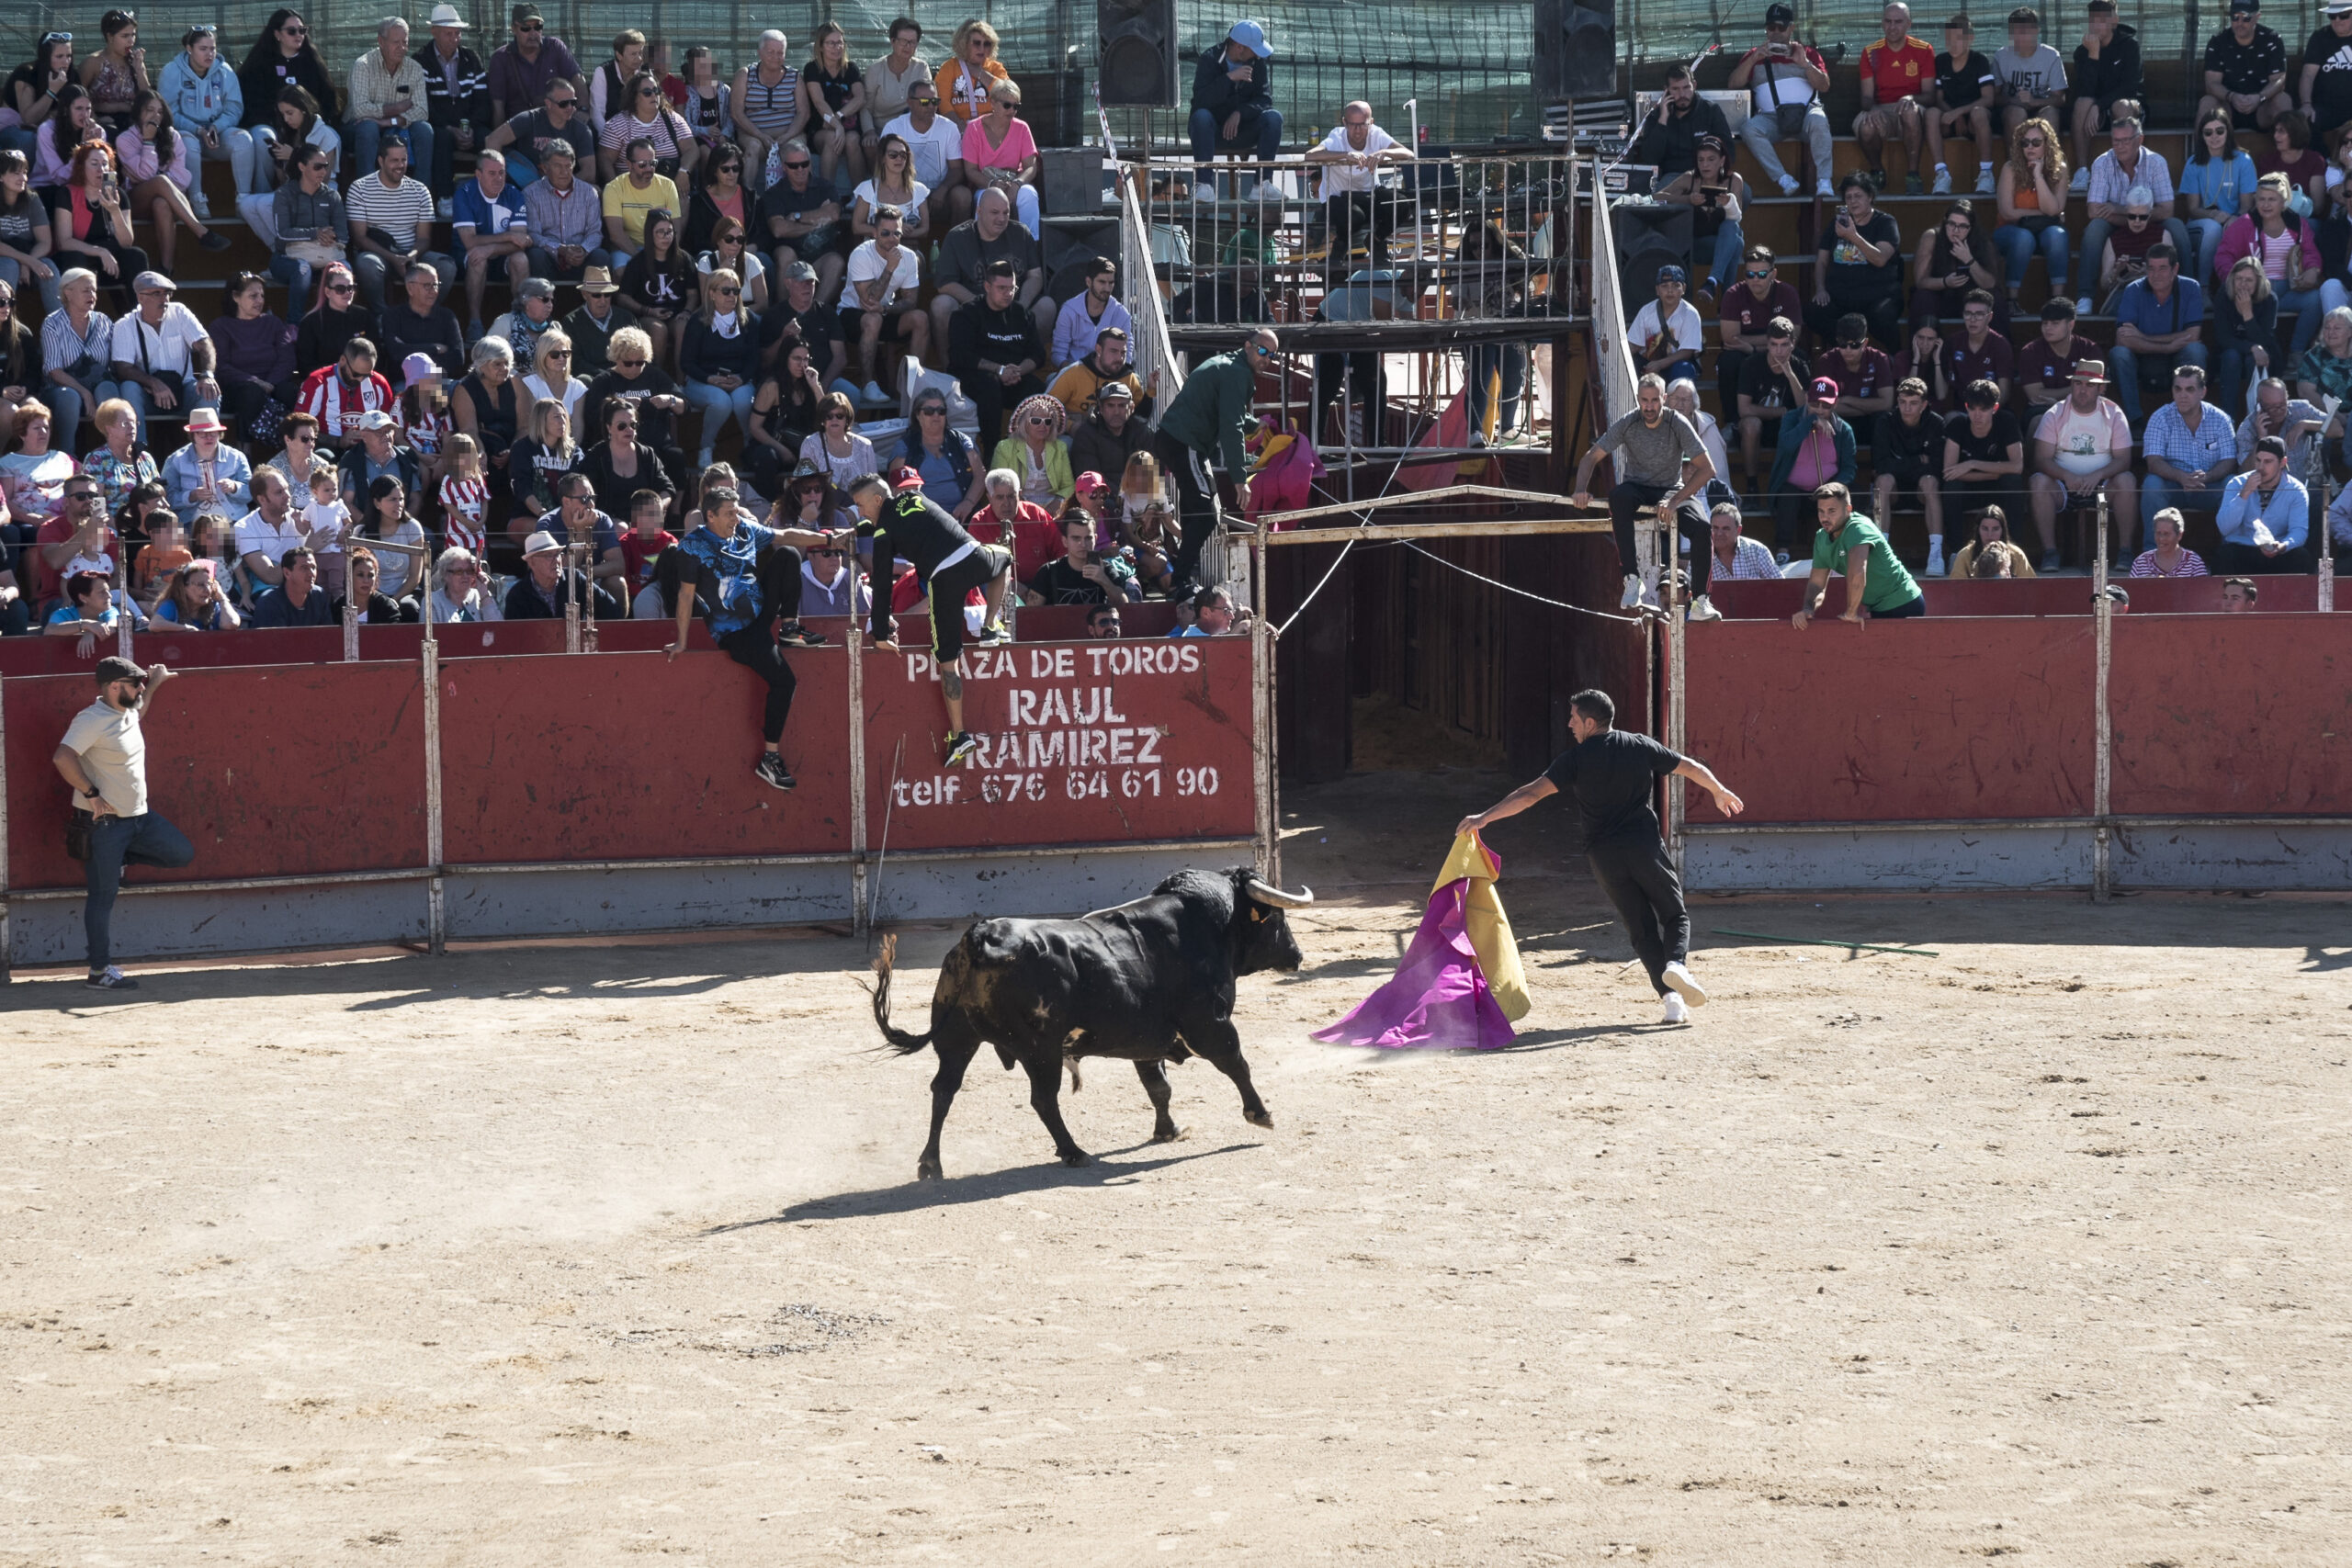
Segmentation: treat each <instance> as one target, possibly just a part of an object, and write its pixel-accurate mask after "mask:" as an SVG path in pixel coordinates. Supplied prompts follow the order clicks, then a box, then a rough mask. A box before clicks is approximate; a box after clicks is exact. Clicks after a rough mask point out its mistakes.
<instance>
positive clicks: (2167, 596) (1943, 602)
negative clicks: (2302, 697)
mask: <svg viewBox="0 0 2352 1568" xmlns="http://www.w3.org/2000/svg"><path fill="white" fill-rule="evenodd" d="M2115 581H2116V582H2117V584H2118V585H2119V586H2120V587H2121V588H2122V589H2123V590H2124V592H2127V593H2129V594H2130V595H2131V610H2130V611H2129V614H2131V615H2191V614H2195V613H2198V612H2199V611H2212V612H2216V613H2218V612H2219V611H2220V610H2221V608H2222V580H2221V579H2220V578H2218V577H2152V578H2141V579H2138V580H2137V581H2134V580H2132V579H2131V578H2117V579H2116V580H2115ZM2259 581H2260V583H2261V588H2262V613H2263V614H2265V615H2267V614H2270V613H2272V612H2274V611H2281V610H2288V611H2306V610H2316V609H2317V608H2319V579H2317V578H2315V577H2265V578H2262V579H2260V580H2259ZM1919 587H1920V592H1923V593H1925V594H1926V595H1927V599H1928V617H1929V618H1930V619H1933V618H1935V617H1937V616H1945V615H2081V616H2084V617H2086V618H2087V617H2088V616H2089V615H2090V613H2091V583H2090V579H2088V578H2086V577H2031V578H2011V579H2001V580H1995V581H1974V580H1971V579H1967V578H1962V579H1959V580H1956V581H1955V580H1951V579H1947V578H1929V579H1928V580H1926V581H1923V582H1921V583H1920V585H1919ZM1844 592H1845V589H1844V587H1843V586H1842V585H1841V584H1839V583H1838V581H1836V580H1834V579H1833V580H1832V581H1831V582H1830V585H1829V598H1828V601H1827V602H1828V603H1829V604H1831V605H1832V606H1834V607H1835V608H1838V609H1843V608H1844V607H1845V604H1846V601H1845V600H1844V599H1843V598H1842V597H1840V595H1842V594H1843V593H1844ZM1803 594H1804V580H1803V579H1801V578H1799V579H1791V578H1781V579H1780V580H1779V581H1766V580H1761V579H1751V580H1745V581H1736V582H1733V581H1725V582H1721V583H1717V584H1715V585H1714V587H1713V591H1712V592H1711V593H1710V595H1709V596H1710V597H1711V598H1712V599H1713V601H1714V604H1715V607H1716V608H1717V609H1719V610H1721V611H1722V612H1723V613H1724V615H1728V616H1730V617H1731V618H1732V619H1734V620H1753V619H1767V620H1772V619H1777V620H1786V619H1788V618H1789V617H1790V616H1791V615H1795V614H1796V612H1797V606H1798V605H1800V604H1803V603H1804V598H1803V597H1802V595H1803Z"/></svg>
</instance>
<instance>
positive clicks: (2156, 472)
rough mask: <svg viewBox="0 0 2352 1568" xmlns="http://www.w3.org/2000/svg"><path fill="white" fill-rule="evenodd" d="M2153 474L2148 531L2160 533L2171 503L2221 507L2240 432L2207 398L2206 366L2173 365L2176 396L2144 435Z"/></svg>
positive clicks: (2146, 501)
mask: <svg viewBox="0 0 2352 1568" xmlns="http://www.w3.org/2000/svg"><path fill="white" fill-rule="evenodd" d="M2140 449H2141V451H2142V452H2143V453H2144V454H2145V455H2146V457H2147V460H2148V479H2147V482H2146V483H2145V484H2143V485H2142V486H2141V487H2140V522H2141V526H2142V528H2143V534H2142V537H2143V538H2149V539H2153V538H2154V537H2155V536H2156V513H2159V512H2162V511H2163V510H2164V509H2165V507H2167V506H2171V507H2177V508H2178V509H2179V510H2181V511H2183V512H2187V511H2189V510H2190V509H2192V508H2194V509H2197V510H2199V511H2203V512H2214V511H2218V510H2219V509H2220V507H2221V504H2222V481H2223V480H2224V479H2228V478H2229V477H2230V476H2231V475H2232V474H2233V473H2235V472H2236V471H2237V467H2238V433H2237V427H2236V426H2235V425H2233V424H2232V423H2230V416H2229V415H2228V414H2225V413H2223V412H2222V411H2221V410H2220V409H2217V408H2215V407H2214V406H2213V405H2212V404H2211V403H2209V402H2207V401H2206V400H2205V367H2203V366H2201V365H2179V366H2175V367H2173V373H2172V401H2171V402H2169V403H2166V404H2165V406H2164V407H2163V408H2160V409H2158V410H2157V411H2156V412H2155V416H2154V418H2153V419H2151V420H2149V421H2148V425H2147V429H2146V430H2145V432H2143V434H2142V435H2141V437H2140Z"/></svg>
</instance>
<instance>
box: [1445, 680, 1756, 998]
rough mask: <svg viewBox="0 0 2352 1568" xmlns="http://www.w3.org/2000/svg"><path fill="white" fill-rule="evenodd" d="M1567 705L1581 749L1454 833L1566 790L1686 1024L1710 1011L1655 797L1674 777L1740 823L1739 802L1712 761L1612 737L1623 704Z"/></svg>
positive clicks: (1584, 701)
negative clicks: (1699, 1010) (1696, 974)
mask: <svg viewBox="0 0 2352 1568" xmlns="http://www.w3.org/2000/svg"><path fill="white" fill-rule="evenodd" d="M1568 705H1569V714H1568V730H1569V733H1571V734H1572V735H1574V736H1575V737H1576V738H1577V743H1576V744H1575V745H1574V746H1571V747H1569V748H1568V749H1567V750H1566V751H1563V752H1561V753H1560V755H1559V757H1558V759H1557V760H1555V761H1554V762H1553V763H1552V765H1551V766H1550V767H1548V768H1546V769H1544V776H1543V777H1542V778H1539V779H1536V780H1534V781H1533V782H1532V783H1529V784H1521V785H1520V786H1519V787H1518V788H1517V789H1515V790H1513V791H1511V792H1510V794H1509V795H1505V796H1503V798H1502V799H1501V800H1500V801H1498V802H1497V803H1496V804H1495V805H1493V806H1491V807H1488V808H1487V810H1485V811H1483V812H1481V813H1479V814H1478V815H1477V816H1475V817H1464V818H1463V819H1462V823H1461V825H1460V826H1459V827H1457V828H1456V829H1454V831H1455V832H1456V833H1476V832H1477V831H1478V830H1479V829H1483V828H1485V827H1486V826H1487V824H1488V823H1491V822H1499V821H1501V820H1502V819H1503V818H1506V817H1516V816H1518V815H1519V814H1520V813H1521V812H1522V811H1524V810H1526V809H1527V808H1528V807H1531V806H1532V805H1534V804H1535V803H1536V802H1537V801H1539V800H1542V799H1543V798H1544V796H1545V795H1556V794H1558V793H1559V792H1560V791H1561V790H1564V789H1565V790H1566V791H1567V792H1568V793H1569V794H1570V795H1572V796H1574V798H1575V800H1576V803H1577V817H1578V818H1581V819H1582V821H1583V824H1584V852H1585V858H1586V859H1587V860H1588V861H1589V862H1590V863H1591V864H1592V874H1593V876H1594V877H1595V879H1597V880H1598V881H1599V882H1600V890H1601V891H1602V892H1603V893H1606V894H1608V895H1609V901H1610V902H1611V904H1613V905H1615V906H1616V907H1617V913H1618V916H1619V918H1621V919H1623V920H1624V922H1625V929H1626V931H1628V932H1630V933H1631V934H1632V936H1633V939H1634V953H1637V954H1638V955H1639V956H1640V958H1641V961H1642V967H1643V968H1644V969H1645V970H1647V971H1648V972H1649V976H1650V985H1651V986H1652V987H1654V988H1655V989H1656V990H1657V994H1658V995H1659V996H1661V997H1664V998H1666V1021H1667V1022H1668V1023H1681V1022H1683V1021H1686V1020H1688V1019H1689V1018H1690V1016H1691V1012H1690V1010H1691V1008H1693V1007H1700V1006H1703V1005H1704V1004H1705V1002H1706V1000H1707V993H1706V991H1705V989H1704V988H1703V987H1701V986H1700V984H1699V982H1698V981H1697V980H1696V979H1694V978H1693V977H1692V976H1691V964H1690V960H1691V912H1690V910H1689V909H1687V908H1684V907H1683V903H1682V879H1681V878H1680V877H1679V876H1677V875H1676V874H1675V872H1674V863H1673V862H1672V861H1671V860H1669V859H1668V858H1667V853H1666V841H1665V840H1663V839H1662V838H1660V837H1659V835H1658V826H1657V812H1656V811H1655V810H1654V809H1652V808H1651V806H1650V799H1651V795H1652V792H1653V791H1654V790H1655V788H1656V787H1657V781H1658V780H1659V779H1661V778H1664V777H1666V776H1668V775H1669V774H1671V775H1673V776H1675V777H1677V778H1685V779H1689V780H1691V782H1692V783H1693V784H1697V785H1698V786H1699V787H1700V788H1702V789H1703V790H1705V791H1706V792H1707V793H1708V794H1709V795H1713V796H1714V797H1715V806H1716V807H1717V809H1719V810H1721V811H1722V812H1723V814H1724V816H1726V817H1736V816H1738V815H1739V812H1740V799H1739V796H1737V795H1734V794H1732V792H1731V791H1729V790H1727V789H1725V788H1724V786H1723V784H1722V781H1720V780H1718V779H1717V778H1716V777H1715V775H1714V774H1713V773H1710V772H1709V771H1708V769H1707V765H1706V764H1705V763H1704V762H1702V761H1696V760H1695V759H1693V758H1690V757H1685V756H1681V755H1679V754H1678V753H1676V752H1674V751H1670V750H1668V749H1667V748H1665V747H1664V746H1661V745H1659V744H1658V743H1657V741H1655V740H1653V739H1650V738H1649V737H1648V736H1646V735H1629V734H1626V733H1623V732H1622V731H1620V730H1617V729H1615V728H1611V726H1613V725H1614V724H1615V723H1616V720H1617V705H1616V704H1614V703H1612V702H1611V701H1610V700H1609V694H1608V693H1606V692H1592V691H1586V692H1578V693H1577V694H1576V695H1575V696H1573V697H1571V698H1569V699H1568Z"/></svg>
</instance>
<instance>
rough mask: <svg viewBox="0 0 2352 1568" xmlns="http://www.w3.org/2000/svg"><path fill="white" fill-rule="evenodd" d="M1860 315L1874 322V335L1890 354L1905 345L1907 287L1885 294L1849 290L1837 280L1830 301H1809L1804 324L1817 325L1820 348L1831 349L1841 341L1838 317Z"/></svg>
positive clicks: (1824, 350) (1824, 351)
mask: <svg viewBox="0 0 2352 1568" xmlns="http://www.w3.org/2000/svg"><path fill="white" fill-rule="evenodd" d="M1849 315H1850V316H1860V317H1861V318H1862V319H1863V320H1864V321H1868V322H1870V324H1871V341H1872V342H1874V343H1876V344H1878V345H1879V347H1881V348H1883V349H1884V350H1886V351H1887V352H1888V353H1889V354H1893V353H1894V352H1895V351H1896V350H1898V349H1900V348H1901V347H1903V336H1902V330H1901V327H1900V325H1899V323H1900V322H1901V321H1902V320H1903V290H1902V289H1901V288H1896V289H1894V291H1892V292H1890V293H1883V294H1877V293H1873V294H1847V293H1845V292H1843V291H1842V290H1840V289H1839V288H1838V286H1837V284H1836V283H1835V281H1834V280H1833V282H1832V283H1831V285H1830V289H1829V303H1828V304H1826V305H1816V304H1815V303H1814V302H1813V301H1811V300H1809V299H1808V300H1807V301H1805V307H1804V324H1805V325H1806V326H1808V327H1810V328H1812V329H1813V336H1814V341H1815V344H1817V348H1816V352H1818V353H1826V352H1827V350H1828V348H1829V345H1830V344H1834V343H1836V342H1837V341H1838V318H1840V317H1842V316H1849Z"/></svg>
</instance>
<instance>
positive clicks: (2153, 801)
mask: <svg viewBox="0 0 2352 1568" xmlns="http://www.w3.org/2000/svg"><path fill="white" fill-rule="evenodd" d="M2263 588H2264V591H2265V593H2264V599H2265V603H2267V600H2268V589H2269V583H2268V582H2267V581H2265V582H2264V584H2263ZM2110 671H2111V673H2110V676H2109V688H2108V690H2109V709H2108V711H2109V714H2110V715H2111V716H2112V718H2113V721H2114V734H2115V752H2114V767H2113V772H2112V774H2111V778H2110V783H2109V805H2110V806H2111V807H2113V809H2114V810H2115V811H2117V812H2119V813H2120V814H2124V815H2134V816H2136V815H2146V816H2185V815H2195V814H2205V813H2218V814H2223V815H2234V814H2239V813H2273V814H2278V815H2283V816H2311V815H2332V814H2336V813H2343V812H2352V615H2304V616H2298V617H2296V618H2295V619H2294V620H2291V621H2287V620H2282V619H2279V618H2278V617H2275V616H2269V615H2263V614H2261V613H2260V612H2256V614H2253V615H2195V616H2165V617H2156V616H2150V617H2147V618H2145V619H2143V618H2142V617H2141V616H2139V615H2128V616H2125V617H2124V618H2123V619H2121V620H2119V621H2118V622H2116V624H2115V642H2114V658H2113V660H2112V662H2111V664H2110Z"/></svg>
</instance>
